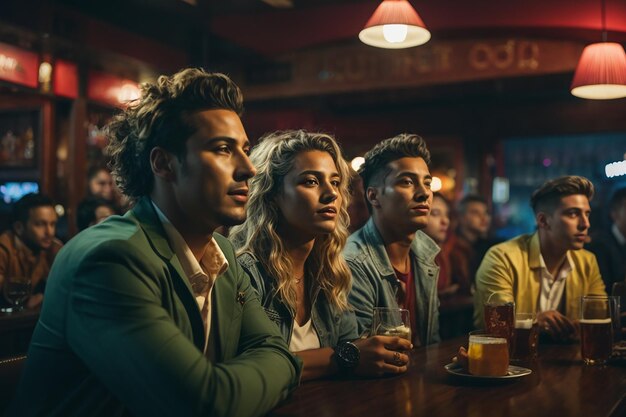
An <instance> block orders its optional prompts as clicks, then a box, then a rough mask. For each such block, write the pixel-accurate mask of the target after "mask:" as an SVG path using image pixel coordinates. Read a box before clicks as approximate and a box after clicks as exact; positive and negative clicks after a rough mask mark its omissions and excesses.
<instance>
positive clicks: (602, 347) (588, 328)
mask: <svg viewBox="0 0 626 417" xmlns="http://www.w3.org/2000/svg"><path fill="white" fill-rule="evenodd" d="M580 350H581V356H582V358H583V362H584V363H585V365H604V364H606V362H607V361H608V360H609V358H610V357H611V353H612V351H613V325H612V321H611V306H610V301H609V297H607V296H602V295H585V296H583V297H581V301H580Z"/></svg>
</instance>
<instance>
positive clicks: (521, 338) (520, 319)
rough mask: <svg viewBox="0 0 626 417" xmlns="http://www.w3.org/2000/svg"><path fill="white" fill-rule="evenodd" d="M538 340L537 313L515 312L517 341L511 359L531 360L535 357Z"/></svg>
mask: <svg viewBox="0 0 626 417" xmlns="http://www.w3.org/2000/svg"><path fill="white" fill-rule="evenodd" d="M538 340H539V330H538V328H537V314H535V313H515V342H514V344H513V354H512V355H511V360H516V361H529V360H532V359H535V358H536V357H537V344H538Z"/></svg>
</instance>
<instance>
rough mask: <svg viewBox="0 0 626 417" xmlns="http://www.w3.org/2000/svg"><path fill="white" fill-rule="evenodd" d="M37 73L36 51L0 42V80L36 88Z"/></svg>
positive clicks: (37, 57) (37, 60) (37, 58)
mask: <svg viewBox="0 0 626 417" xmlns="http://www.w3.org/2000/svg"><path fill="white" fill-rule="evenodd" d="M38 75H39V56H38V55H37V54H36V53H34V52H30V51H26V50H24V49H20V48H16V47H14V46H11V45H7V44H4V43H0V80H4V81H9V82H12V83H15V84H21V85H25V86H27V87H31V88H37V77H38Z"/></svg>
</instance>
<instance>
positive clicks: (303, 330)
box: [289, 319, 320, 352]
mask: <svg viewBox="0 0 626 417" xmlns="http://www.w3.org/2000/svg"><path fill="white" fill-rule="evenodd" d="M319 348H320V338H319V337H318V336H317V332H316V331H315V329H314V328H313V324H312V323H311V319H309V321H307V322H306V323H304V324H303V325H302V326H299V325H298V322H296V320H294V321H293V332H292V333H291V340H290V341H289V350H290V351H292V352H300V351H301V350H309V349H319Z"/></svg>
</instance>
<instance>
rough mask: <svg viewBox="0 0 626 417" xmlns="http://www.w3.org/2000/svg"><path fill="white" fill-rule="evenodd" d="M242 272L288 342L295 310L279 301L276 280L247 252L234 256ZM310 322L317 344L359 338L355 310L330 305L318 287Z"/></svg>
mask: <svg viewBox="0 0 626 417" xmlns="http://www.w3.org/2000/svg"><path fill="white" fill-rule="evenodd" d="M237 260H238V261H239V264H240V265H241V266H242V267H243V269H244V271H246V273H247V274H248V275H249V276H250V281H251V283H252V286H253V287H254V288H255V289H256V291H257V292H258V294H259V298H260V299H261V305H262V306H263V309H264V310H265V313H266V314H267V316H268V317H269V318H270V320H271V321H273V322H274V323H276V325H277V326H278V328H279V329H280V333H281V334H282V336H283V338H284V339H285V341H286V342H287V344H289V342H290V341H291V335H292V333H293V323H294V317H295V311H293V310H292V309H291V308H290V307H289V306H288V305H286V304H285V303H283V302H282V300H281V299H280V297H279V296H278V294H277V292H276V285H275V284H276V280H275V279H274V277H272V276H270V275H269V274H268V273H267V272H266V271H265V268H263V265H261V263H260V262H259V261H258V259H256V258H255V257H254V256H253V255H252V254H250V253H243V254H241V255H239V257H238V258H237ZM311 306H312V307H311V321H312V324H313V328H314V329H315V331H316V333H317V336H318V337H319V340H320V347H323V348H324V347H332V348H334V347H335V346H337V345H338V344H339V343H341V342H346V341H352V340H355V339H358V337H359V335H358V334H357V331H356V329H357V324H356V317H355V315H354V311H352V310H351V309H350V310H346V311H340V310H339V309H337V308H336V307H334V306H333V305H331V304H330V303H329V302H328V301H327V298H326V296H325V294H324V291H320V289H319V287H317V289H316V290H315V292H314V293H313V295H312V297H311Z"/></svg>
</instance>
